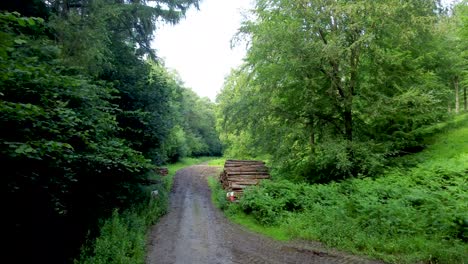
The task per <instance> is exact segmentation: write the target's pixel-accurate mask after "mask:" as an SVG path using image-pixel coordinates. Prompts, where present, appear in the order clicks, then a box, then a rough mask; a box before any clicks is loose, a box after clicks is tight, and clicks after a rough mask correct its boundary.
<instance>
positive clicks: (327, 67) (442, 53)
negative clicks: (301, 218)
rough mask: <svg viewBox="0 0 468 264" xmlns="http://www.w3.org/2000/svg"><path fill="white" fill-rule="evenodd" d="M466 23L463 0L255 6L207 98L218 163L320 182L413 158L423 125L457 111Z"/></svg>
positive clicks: (461, 106) (467, 62)
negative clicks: (221, 149)
mask: <svg viewBox="0 0 468 264" xmlns="http://www.w3.org/2000/svg"><path fill="white" fill-rule="evenodd" d="M467 19H468V7H467V2H466V1H463V2H461V3H459V4H458V5H456V6H455V7H454V8H453V9H450V10H448V9H447V8H446V7H443V6H441V4H440V2H439V1H435V0H434V1H430V0H427V1H405V2H401V1H295V0H294V1H289V0H258V1H256V6H255V9H254V10H253V11H252V19H251V20H247V21H245V22H244V23H243V26H242V27H241V29H240V30H239V33H238V34H237V36H236V40H237V41H239V42H241V43H242V42H246V43H247V45H248V53H247V56H246V58H245V63H244V65H242V66H241V67H239V68H238V69H236V70H233V71H232V73H231V74H230V76H229V77H228V78H227V80H226V83H225V87H224V89H223V91H222V93H221V94H220V95H219V96H218V103H219V110H218V120H219V122H218V125H219V130H220V132H221V136H222V140H223V142H225V144H226V146H227V153H226V154H227V155H228V156H242V157H259V156H263V157H264V158H266V159H268V160H271V161H272V163H273V165H274V166H275V167H277V168H279V169H282V170H284V171H288V172H292V173H290V174H291V175H294V177H296V178H297V179H298V180H306V181H308V182H328V181H331V180H340V179H345V178H348V177H354V176H366V175H372V174H374V173H376V172H378V171H380V170H381V169H382V167H383V166H384V165H385V163H386V161H388V160H389V158H391V157H397V156H401V155H405V154H407V153H411V152H416V151H418V150H421V149H422V148H423V147H424V145H423V143H422V140H423V138H424V135H423V130H424V128H425V127H426V126H429V125H431V124H434V123H437V122H440V121H443V120H445V119H446V118H447V117H448V115H449V114H450V113H459V112H461V111H467V99H466V85H467V82H468V78H467V76H468V75H467V70H468V68H467V66H468V53H467V51H468V46H467V45H468V41H467V39H468V24H467Z"/></svg>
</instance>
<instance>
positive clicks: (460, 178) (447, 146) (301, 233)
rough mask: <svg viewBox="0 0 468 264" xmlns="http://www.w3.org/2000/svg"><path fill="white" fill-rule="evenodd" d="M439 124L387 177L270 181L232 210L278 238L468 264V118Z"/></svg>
mask: <svg viewBox="0 0 468 264" xmlns="http://www.w3.org/2000/svg"><path fill="white" fill-rule="evenodd" d="M432 129H433V130H432V131H429V132H430V133H427V131H426V132H424V134H431V135H432V136H430V137H428V138H427V143H428V146H427V148H426V149H425V150H423V151H422V152H420V153H416V154H413V155H408V156H404V157H401V158H399V159H398V160H396V162H395V164H394V165H393V166H392V167H389V168H387V169H386V171H384V172H383V173H382V175H376V176H375V177H373V178H363V179H349V180H345V181H342V182H339V183H337V182H332V183H329V184H316V185H309V184H305V183H292V182H289V181H285V180H283V181H264V182H263V183H262V184H261V186H257V187H253V188H250V189H248V190H246V191H245V192H244V195H243V198H242V199H241V200H240V202H239V203H232V204H228V205H227V206H225V208H224V210H225V212H226V215H227V217H228V218H229V219H231V220H232V221H234V222H236V223H238V224H241V225H243V226H246V227H247V228H249V229H251V230H253V231H256V232H259V233H262V234H265V235H267V236H270V237H272V238H274V239H282V238H284V239H296V238H297V239H306V240H316V241H321V242H322V243H324V244H325V245H327V246H329V247H333V248H337V249H341V250H345V251H348V252H351V253H353V254H356V255H366V256H370V257H372V258H376V259H381V260H384V261H386V262H389V263H450V264H452V263H468V115H464V116H458V117H456V118H455V119H454V120H453V121H451V122H448V123H445V124H439V125H437V126H436V127H435V128H432ZM212 185H213V184H212ZM212 188H213V187H212ZM219 188H220V187H219ZM278 234H280V235H278Z"/></svg>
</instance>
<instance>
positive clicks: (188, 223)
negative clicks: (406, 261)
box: [146, 165, 382, 264]
mask: <svg viewBox="0 0 468 264" xmlns="http://www.w3.org/2000/svg"><path fill="white" fill-rule="evenodd" d="M218 173H219V168H217V167H212V166H206V165H197V166H191V167H188V168H186V169H183V170H180V171H178V172H177V174H176V175H175V178H174V187H173V190H172V192H171V196H170V209H169V213H168V214H167V215H165V216H164V217H163V218H161V220H160V221H159V223H158V224H156V225H155V226H154V227H153V228H152V230H151V234H150V236H149V241H148V249H147V252H148V255H147V260H146V263H148V264H153V263H158V264H166V263H171V264H172V263H177V264H178V263H180V264H188V263H204V264H211V263H222V264H229V263H246V264H247V263H248V264H250V263H265V264H266V263H268V264H270V263H278V264H284V263H382V262H378V261H371V260H366V259H363V258H361V257H356V256H351V255H348V254H345V253H342V252H338V251H335V250H327V249H326V248H325V247H323V246H322V245H321V244H320V243H313V242H306V241H292V242H280V241H275V240H272V239H270V238H268V237H265V236H263V235H259V234H256V233H253V232H250V231H248V230H246V229H245V228H243V227H241V226H239V225H237V224H234V223H232V222H230V221H229V220H228V219H226V218H225V217H224V215H223V213H222V212H221V211H220V210H219V209H217V208H215V207H214V206H213V205H212V202H211V198H210V189H209V187H208V184H207V177H208V176H212V175H217V174H218ZM331 228H332V227H331Z"/></svg>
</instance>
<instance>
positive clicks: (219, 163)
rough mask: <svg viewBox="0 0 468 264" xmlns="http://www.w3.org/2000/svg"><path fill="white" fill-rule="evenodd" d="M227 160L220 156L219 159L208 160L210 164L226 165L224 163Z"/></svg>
mask: <svg viewBox="0 0 468 264" xmlns="http://www.w3.org/2000/svg"><path fill="white" fill-rule="evenodd" d="M225 162H226V158H224V157H220V158H217V159H213V160H210V161H209V162H208V165H209V166H224V163H225Z"/></svg>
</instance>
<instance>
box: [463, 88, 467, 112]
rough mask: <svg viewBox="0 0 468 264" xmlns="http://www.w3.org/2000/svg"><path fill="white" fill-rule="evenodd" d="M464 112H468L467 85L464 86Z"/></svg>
mask: <svg viewBox="0 0 468 264" xmlns="http://www.w3.org/2000/svg"><path fill="white" fill-rule="evenodd" d="M463 101H464V104H463V110H464V111H465V112H466V111H468V102H467V101H466V85H463Z"/></svg>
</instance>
